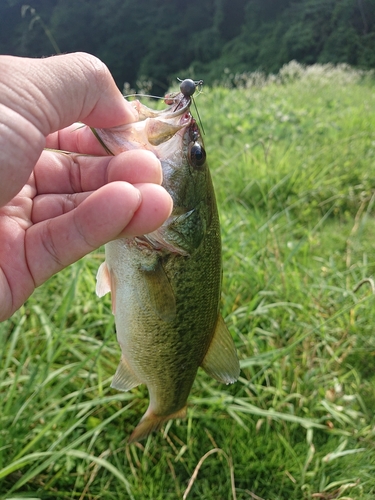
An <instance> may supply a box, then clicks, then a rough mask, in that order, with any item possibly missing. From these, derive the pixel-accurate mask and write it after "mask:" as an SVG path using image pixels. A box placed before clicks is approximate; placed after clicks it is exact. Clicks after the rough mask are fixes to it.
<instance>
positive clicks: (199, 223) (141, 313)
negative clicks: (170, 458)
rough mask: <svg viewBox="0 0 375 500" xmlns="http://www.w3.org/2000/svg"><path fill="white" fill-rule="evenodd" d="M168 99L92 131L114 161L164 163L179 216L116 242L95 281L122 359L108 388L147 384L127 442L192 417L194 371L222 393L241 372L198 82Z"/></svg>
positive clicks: (188, 82) (167, 184) (187, 83)
mask: <svg viewBox="0 0 375 500" xmlns="http://www.w3.org/2000/svg"><path fill="white" fill-rule="evenodd" d="M180 90H181V91H180V92H178V93H174V94H169V95H167V96H166V99H165V103H166V104H167V105H168V106H167V108H166V109H164V110H162V111H155V110H152V109H150V108H148V107H146V106H144V105H142V104H141V103H140V102H139V101H133V102H132V104H133V106H134V107H135V109H136V110H137V111H138V114H139V121H137V122H135V123H131V124H128V125H124V126H120V127H115V128H112V129H96V130H95V133H96V135H97V137H98V138H99V140H100V141H101V143H102V144H103V145H104V146H105V147H106V149H107V151H108V152H110V153H111V154H118V153H120V152H122V151H126V150H129V149H134V148H145V149H148V150H150V151H152V152H153V153H155V155H156V156H157V157H158V158H159V159H160V161H161V164H162V169H163V186H164V187H165V189H166V190H167V191H168V192H169V193H170V195H171V196H172V199H173V204H174V208H173V212H172V214H171V216H170V217H169V219H168V220H167V221H166V222H165V223H164V224H163V225H162V226H161V227H160V228H159V229H158V230H156V231H154V232H152V233H149V234H145V235H141V236H137V237H134V238H123V239H118V240H115V241H112V242H110V243H108V244H107V245H106V246H105V262H104V263H103V264H102V265H101V266H100V268H99V271H98V275H97V287H96V291H97V294H98V296H99V297H101V296H103V295H104V294H105V293H107V292H109V291H111V296H112V309H113V313H114V314H115V319H116V330H117V339H118V342H119V344H120V346H121V351H122V357H121V361H120V364H119V366H118V368H117V371H116V373H115V376H114V379H113V382H112V387H113V388H115V389H118V390H121V391H128V390H130V389H132V388H133V387H136V386H137V385H139V384H146V385H147V388H148V391H149V396H150V404H149V407H148V409H147V411H146V413H145V415H144V416H143V418H142V419H141V421H140V422H139V424H138V426H137V427H136V429H135V430H134V431H133V433H132V434H131V436H130V438H129V442H133V441H138V440H140V439H143V438H145V437H146V436H148V435H149V434H150V432H152V431H154V430H158V429H159V428H160V427H161V425H162V424H163V423H164V422H165V421H167V420H168V419H171V418H180V417H184V416H185V415H186V405H187V398H188V395H189V392H190V389H191V387H192V385H193V382H194V379H195V376H196V374H197V371H198V367H199V366H201V367H202V368H203V369H204V370H205V371H206V372H207V373H208V374H210V375H211V376H212V377H214V378H215V379H216V380H218V381H219V382H223V383H225V384H230V383H233V382H235V381H236V380H237V378H238V376H239V372H240V368H239V362H238V359H237V355H236V350H235V346H234V343H233V340H232V337H231V335H230V333H229V331H228V329H227V327H226V326H225V324H224V321H223V319H222V317H221V315H220V313H219V303H220V294H221V281H222V265H221V240H220V226H219V217H218V212H217V207H216V201H215V193H214V189H213V185H212V181H211V176H210V172H209V169H208V166H207V162H206V154H205V150H204V145H203V141H202V138H201V134H200V131H199V127H198V125H197V123H196V121H195V119H194V118H193V116H192V115H191V113H190V105H191V96H192V95H193V93H194V90H195V82H193V81H192V80H184V81H183V82H182V83H181V86H180Z"/></svg>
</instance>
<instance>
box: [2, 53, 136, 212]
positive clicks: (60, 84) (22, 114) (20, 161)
mask: <svg viewBox="0 0 375 500" xmlns="http://www.w3.org/2000/svg"><path fill="white" fill-rule="evenodd" d="M0 110H1V113H0V130H1V136H0V183H1V184H2V193H0V206H2V205H3V204H4V203H6V202H7V201H9V200H10V199H12V198H13V197H14V196H15V195H16V194H17V193H18V192H19V191H20V189H21V188H22V187H23V185H24V184H25V183H26V181H27V179H28V177H29V176H30V173H31V171H32V169H33V168H34V165H35V163H36V161H37V159H38V158H39V156H40V153H41V152H42V150H43V147H44V145H45V138H46V136H47V135H48V134H50V133H52V132H55V131H57V130H59V129H61V128H64V127H66V126H68V125H70V124H72V123H74V122H76V121H82V122H84V123H86V124H87V125H90V126H95V127H100V128H106V127H113V126H116V125H120V124H123V123H129V122H131V121H134V120H135V119H136V118H135V115H134V111H133V109H132V107H131V106H130V104H129V103H128V102H127V101H125V99H124V98H123V97H122V95H121V92H120V91H119V90H118V88H117V87H116V84H115V82H114V80H113V78H112V76H111V74H110V72H109V70H108V68H107V67H106V66H105V64H104V63H103V62H101V61H100V60H99V59H97V58H96V57H94V56H92V55H89V54H85V53H75V54H66V55H59V56H53V57H49V58H46V59H28V58H20V57H12V56H0ZM4 187H5V188H4Z"/></svg>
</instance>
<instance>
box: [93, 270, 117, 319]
mask: <svg viewBox="0 0 375 500" xmlns="http://www.w3.org/2000/svg"><path fill="white" fill-rule="evenodd" d="M116 288H117V287H116V277H115V275H114V274H113V273H112V272H111V271H110V270H109V269H108V266H107V263H106V262H103V263H102V264H100V267H99V269H98V272H97V274H96V295H97V296H98V297H103V295H105V294H106V293H108V292H111V301H112V312H113V314H115V305H116Z"/></svg>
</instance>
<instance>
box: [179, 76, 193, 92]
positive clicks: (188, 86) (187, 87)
mask: <svg viewBox="0 0 375 500" xmlns="http://www.w3.org/2000/svg"><path fill="white" fill-rule="evenodd" d="M195 89H196V85H195V82H194V81H193V80H191V79H190V78H186V80H182V82H181V84H180V90H181V94H183V95H184V96H185V97H190V96H192V95H193V94H194V92H195Z"/></svg>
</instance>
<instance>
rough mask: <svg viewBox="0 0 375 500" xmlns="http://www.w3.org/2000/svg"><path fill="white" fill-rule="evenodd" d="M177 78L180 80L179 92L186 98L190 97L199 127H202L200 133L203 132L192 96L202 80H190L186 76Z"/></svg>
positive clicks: (201, 83)
mask: <svg viewBox="0 0 375 500" xmlns="http://www.w3.org/2000/svg"><path fill="white" fill-rule="evenodd" d="M177 80H178V81H179V82H180V91H181V94H182V95H183V96H184V97H187V98H189V97H191V100H192V102H193V104H194V108H195V111H196V112H197V117H198V120H199V124H200V126H201V129H202V133H203V134H205V131H204V127H203V123H202V120H201V117H200V114H199V111H198V108H197V105H196V104H195V100H194V98H193V94H194V93H195V91H196V90H197V87H201V86H202V85H203V80H192V79H191V78H186V79H185V80H181V79H180V78H177Z"/></svg>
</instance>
